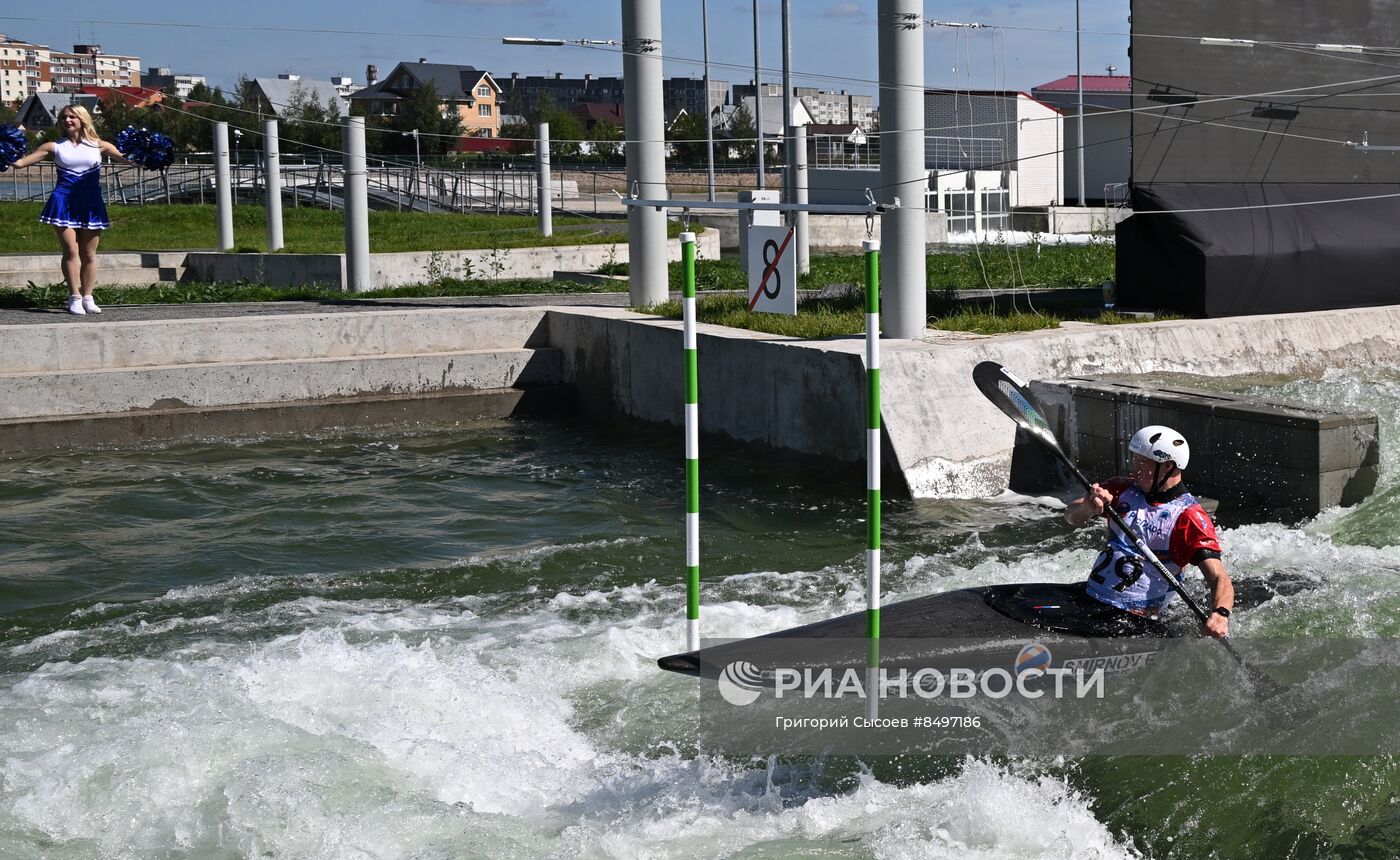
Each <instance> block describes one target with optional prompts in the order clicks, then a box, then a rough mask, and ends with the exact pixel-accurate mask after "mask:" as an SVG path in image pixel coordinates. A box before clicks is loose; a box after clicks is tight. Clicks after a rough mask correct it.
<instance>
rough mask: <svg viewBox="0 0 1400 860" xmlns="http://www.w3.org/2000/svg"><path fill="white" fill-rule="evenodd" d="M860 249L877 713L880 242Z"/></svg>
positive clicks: (871, 662)
mask: <svg viewBox="0 0 1400 860" xmlns="http://www.w3.org/2000/svg"><path fill="white" fill-rule="evenodd" d="M861 250H862V251H863V252H864V253H865V493H866V500H865V504H866V513H865V533H866V542H865V567H866V594H865V601H866V610H865V636H866V639H867V640H868V647H867V649H866V657H865V691H866V700H865V702H866V706H865V709H866V713H867V715H868V716H869V717H870V718H871V719H874V718H875V716H876V715H877V714H878V713H879V708H880V705H879V702H880V695H879V694H880V689H879V686H878V684H879V672H880V669H879V667H880V241H879V240H878V239H866V240H865V241H864V242H862V243H861Z"/></svg>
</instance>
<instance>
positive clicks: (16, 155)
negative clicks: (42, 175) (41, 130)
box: [0, 125, 29, 173]
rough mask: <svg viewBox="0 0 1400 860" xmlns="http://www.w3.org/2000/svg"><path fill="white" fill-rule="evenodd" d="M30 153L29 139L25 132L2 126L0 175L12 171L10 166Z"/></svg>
mask: <svg viewBox="0 0 1400 860" xmlns="http://www.w3.org/2000/svg"><path fill="white" fill-rule="evenodd" d="M27 152H29V139H28V138H27V137H25V136H24V132H23V131H22V130H21V129H20V128H19V127H18V126H13V125H0V173H4V172H5V171H6V170H9V169H10V165H11V164H14V163H15V162H16V161H19V160H20V159H21V158H24V156H25V154H26V153H27Z"/></svg>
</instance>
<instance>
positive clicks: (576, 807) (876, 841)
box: [0, 559, 1128, 858]
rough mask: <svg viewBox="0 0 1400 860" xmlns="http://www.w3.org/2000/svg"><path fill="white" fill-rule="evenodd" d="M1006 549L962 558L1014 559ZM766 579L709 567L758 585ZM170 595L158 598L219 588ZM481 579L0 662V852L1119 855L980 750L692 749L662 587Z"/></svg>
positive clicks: (1062, 799)
mask: <svg viewBox="0 0 1400 860" xmlns="http://www.w3.org/2000/svg"><path fill="white" fill-rule="evenodd" d="M989 564H990V565H991V568H994V567H996V565H995V563H989ZM938 566H939V565H937V563H936V562H935V560H932V559H915V560H913V561H912V562H911V563H910V564H909V565H907V566H906V570H905V571H904V572H903V573H902V578H904V579H906V580H907V581H909V582H910V583H914V582H920V581H928V580H929V579H930V577H932V576H933V570H934V568H936V567H938ZM1004 567H1005V569H1004V570H1000V571H994V570H992V569H991V568H989V566H988V564H982V565H979V566H978V567H976V568H974V569H969V570H966V571H963V572H962V573H960V574H958V575H957V576H956V577H955V579H956V580H962V579H965V578H966V579H968V580H971V579H985V578H986V577H987V575H989V574H991V575H993V576H994V577H995V578H1006V579H1014V578H1016V577H1017V576H1018V575H1022V574H1024V571H1023V570H1020V567H1021V566H1020V565H1010V566H1004ZM786 578H787V579H789V580H790V581H789V582H788V583H787V584H788V585H789V586H792V587H793V588H794V590H795V591H798V592H800V591H807V590H809V589H810V590H812V591H816V592H818V593H827V594H835V595H840V596H839V597H837V598H836V599H835V602H836V603H837V604H840V605H841V606H843V607H849V606H854V605H855V604H856V603H857V602H858V600H859V588H858V587H856V586H857V582H856V578H855V577H854V575H853V574H851V573H849V572H848V571H844V570H840V571H821V572H814V573H810V574H805V575H798V576H796V577H793V576H792V575H788V577H786ZM778 579H779V577H778V576H777V575H776V574H771V575H749V576H744V577H735V578H734V580H733V581H730V582H726V583H724V584H722V585H721V587H720V588H719V589H718V590H720V591H722V592H723V591H729V592H731V593H733V594H735V595H739V594H743V593H746V592H768V591H770V586H772V585H773V584H774V583H775V582H776V580H778ZM847 586H849V588H847ZM228 588H229V590H230V591H236V590H246V589H247V588H249V584H248V583H247V582H237V583H230V584H229V585H228ZM183 592H184V590H179V591H176V592H173V593H171V594H170V595H167V596H166V597H165V598H162V600H163V601H165V602H167V603H171V602H173V603H175V604H178V603H179V602H180V601H181V600H187V601H191V602H194V601H206V600H207V599H208V598H209V597H210V596H211V595H210V587H208V586H201V587H198V588H191V589H189V590H188V592H189V593H183ZM494 601H495V598H489V597H488V598H463V599H453V600H439V601H435V602H432V603H428V604H412V603H409V602H407V601H399V600H366V601H350V602H337V601H330V600H323V599H319V598H299V599H297V600H293V601H288V602H286V603H283V604H277V605H274V606H271V607H268V608H267V609H264V610H259V611H257V612H251V613H248V614H246V615H244V616H241V617H237V618H223V619H219V621H220V622H221V623H225V624H231V625H233V626H234V627H235V628H239V629H257V628H258V627H260V626H263V625H275V624H278V623H280V622H282V621H285V620H286V619H288V618H291V617H296V618H300V619H302V622H303V624H304V629H302V630H300V631H299V632H296V633H294V634H290V635H284V636H280V637H277V638H273V639H271V640H270V641H264V642H261V643H259V642H247V641H244V642H228V641H220V640H218V639H215V638H213V637H210V638H206V639H198V640H196V641H194V642H193V643H192V644H188V645H185V646H183V647H180V648H178V649H177V650H174V651H172V652H171V653H168V654H163V655H161V656H159V657H136V658H125V659H123V658H112V657H97V658H92V659H88V660H85V661H82V662H78V663H71V662H50V663H48V664H46V665H44V666H43V667H41V668H39V669H38V670H36V671H34V672H32V673H29V674H27V675H26V676H24V677H22V678H16V677H10V678H7V679H5V680H6V686H9V685H10V684H13V686H12V687H10V689H8V691H7V692H6V695H5V696H4V697H3V699H0V725H5V726H7V728H6V729H5V730H4V733H3V738H4V747H5V755H4V759H3V764H0V833H3V834H6V835H5V836H4V837H0V856H27V855H30V854H32V853H34V852H35V851H36V850H38V846H40V845H44V844H49V845H52V844H53V843H58V844H59V845H61V846H62V847H61V848H57V849H54V848H50V849H49V850H48V851H47V852H46V856H54V857H89V856H110V857H129V856H172V855H173V856H190V857H251V856H259V857H261V856H272V857H325V858H333V857H334V858H340V857H358V856H365V857H459V856H492V857H499V856H611V857H639V856H686V857H724V856H729V855H731V854H733V853H734V852H737V851H742V850H744V849H745V848H754V847H758V846H767V847H768V848H770V849H771V850H774V851H777V852H778V853H779V854H785V853H788V852H790V851H795V850H798V848H799V847H800V846H807V847H808V848H811V847H814V846H822V847H823V850H824V851H826V852H827V855H824V856H853V857H864V856H874V857H929V856H934V857H940V856H946V857H986V858H1059V857H1067V856H1083V857H1120V856H1128V852H1127V851H1126V849H1125V848H1123V847H1122V845H1121V844H1119V842H1118V841H1116V840H1115V839H1114V838H1113V836H1112V835H1111V834H1109V833H1107V832H1106V831H1105V830H1104V828H1103V827H1102V826H1101V825H1099V824H1097V822H1095V820H1094V818H1093V815H1092V814H1091V812H1090V810H1089V808H1088V804H1087V802H1086V800H1085V799H1084V798H1082V797H1080V796H1078V795H1076V794H1075V793H1074V792H1073V791H1072V790H1071V789H1070V788H1069V787H1068V786H1067V785H1066V784H1065V783H1064V782H1063V781H1062V780H1060V779H1058V778H1055V777H1050V776H1045V775H1043V774H1038V773H1036V772H1034V771H1033V770H1026V771H1024V772H1016V771H1011V770H1006V769H1003V768H1000V767H996V766H993V765H990V764H987V763H985V762H979V761H973V760H970V761H968V762H967V763H966V765H965V766H964V767H963V769H962V771H961V772H960V773H958V774H957V775H955V776H951V777H948V778H946V779H942V780H937V781H933V782H927V783H919V784H914V785H909V786H902V787H901V786H893V785H889V784H885V783H881V782H879V781H878V780H876V779H874V778H873V777H871V776H869V775H868V774H867V775H866V776H864V777H861V778H859V779H858V780H857V781H856V782H855V784H854V785H849V786H847V787H845V788H843V789H840V790H836V791H833V790H831V789H826V788H817V787H816V786H815V785H814V784H813V777H814V776H816V774H815V772H814V771H813V768H816V767H818V765H807V766H804V767H803V768H798V769H793V767H791V766H787V767H783V768H777V769H770V768H769V767H768V766H766V765H764V764H763V763H761V762H758V763H753V764H750V765H744V766H741V765H734V764H728V763H724V762H719V761H714V760H711V759H709V758H707V757H705V756H697V755H695V754H694V752H693V751H692V750H690V749H689V748H688V745H687V741H686V737H685V732H684V728H683V727H684V725H685V718H686V717H687V716H688V715H689V714H691V713H692V712H693V707H694V702H695V698H694V684H695V682H694V681H693V680H691V679H686V678H682V677H678V676H671V675H665V674H663V673H660V672H658V671H657V670H656V669H655V663H654V662H653V661H654V658H655V656H656V655H659V654H663V653H666V652H668V651H670V650H674V648H675V646H676V644H677V641H678V634H679V630H680V628H679V625H678V624H677V623H676V617H677V616H676V612H675V610H676V609H677V608H678V606H679V602H680V595H679V593H678V591H677V590H676V589H674V588H671V587H661V586H657V585H655V584H648V585H636V586H627V587H620V588H616V589H610V590H608V591H606V592H592V593H582V594H575V593H562V594H558V595H555V596H552V597H549V596H540V597H539V598H538V599H537V600H535V601H533V602H527V604H526V606H525V607H523V608H520V609H518V610H516V611H506V612H498V611H497V607H495V606H493V603H494ZM201 605H203V604H201ZM620 606H625V608H626V611H625V613H623V616H624V617H623V618H622V619H621V620H619V619H618V608H619V607H620ZM831 609H832V606H831V602H830V601H827V600H824V599H819V600H817V601H815V602H813V601H811V600H808V601H806V607H805V611H803V612H798V611H797V610H794V609H792V608H788V607H783V606H777V605H769V606H762V605H758V604H755V603H750V602H746V601H744V600H742V599H730V600H724V601H721V602H718V603H716V604H714V605H708V606H707V607H706V612H705V621H706V625H707V633H708V634H710V635H739V634H741V633H745V632H748V633H753V632H762V631H767V630H772V629H778V628H782V627H786V626H790V625H792V624H794V623H798V622H800V621H803V620H810V618H811V617H820V616H824V615H826V614H828V613H829V612H830V611H831ZM88 635H89V636H95V637H96V636H102V635H108V636H122V635H126V636H129V635H131V634H130V631H129V630H125V628H124V627H123V626H122V625H112V626H111V627H102V628H98V629H97V630H95V631H92V632H91V633H90V634H88ZM65 646H66V643H65V642H64V641H63V640H62V639H60V640H55V641H50V642H47V643H42V644H39V645H37V646H32V647H40V648H57V649H60V650H61V649H63V648H64V647H65ZM1011 809H1014V810H1016V814H1014V815H1008V814H1007V811H1008V810H1011Z"/></svg>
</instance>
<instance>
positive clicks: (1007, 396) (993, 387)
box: [972, 361, 1059, 448]
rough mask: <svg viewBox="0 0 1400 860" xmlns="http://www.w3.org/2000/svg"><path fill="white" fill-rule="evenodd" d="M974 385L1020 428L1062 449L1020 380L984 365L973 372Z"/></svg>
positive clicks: (994, 366) (991, 364) (989, 363)
mask: <svg viewBox="0 0 1400 860" xmlns="http://www.w3.org/2000/svg"><path fill="white" fill-rule="evenodd" d="M972 381H973V382H974V383H976V385H977V390H979V391H981V392H982V395H983V396H984V397H986V398H987V399H988V400H990V401H992V402H993V403H995V404H996V405H997V408H998V409H1000V410H1001V411H1002V412H1005V413H1006V414H1007V416H1008V417H1009V418H1010V419H1011V420H1012V421H1015V422H1016V424H1017V426H1019V427H1021V428H1022V429H1023V430H1025V431H1027V432H1029V433H1033V434H1035V436H1036V437H1038V438H1040V439H1041V440H1043V441H1045V442H1047V443H1048V444H1050V445H1051V446H1052V447H1055V448H1058V447H1059V443H1057V442H1056V441H1055V434H1054V433H1053V432H1052V431H1051V430H1050V425H1049V424H1048V423H1047V422H1046V421H1045V416H1043V415H1041V414H1040V410H1039V409H1037V408H1036V406H1035V401H1034V400H1032V399H1031V393H1030V392H1029V391H1027V390H1026V383H1024V382H1022V381H1021V380H1020V379H1017V378H1016V377H1015V376H1014V375H1012V373H1011V371H1009V370H1007V369H1006V368H1004V367H1002V366H1001V365H1000V364H997V363H996V362H995V361H984V362H982V363H981V364H979V365H977V366H976V367H974V368H973V369H972Z"/></svg>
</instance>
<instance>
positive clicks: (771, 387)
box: [548, 308, 1400, 498]
mask: <svg viewBox="0 0 1400 860" xmlns="http://www.w3.org/2000/svg"><path fill="white" fill-rule="evenodd" d="M548 322H549V338H550V342H551V343H552V344H553V345H555V346H556V347H559V348H560V349H561V351H562V353H563V361H564V373H565V377H566V378H569V379H574V380H575V381H577V382H578V384H579V386H580V399H581V401H582V402H583V403H584V404H585V408H586V409H589V410H591V411H593V412H594V413H600V412H601V413H610V412H612V413H616V414H620V415H624V416H631V417H636V418H642V419H645V420H649V421H663V422H667V423H672V424H676V425H679V423H680V403H681V397H680V393H679V392H680V383H681V378H682V377H681V370H680V351H681V347H680V324H679V323H678V322H673V321H660V320H655V319H649V318H645V317H641V316H639V315H635V314H631V313H629V312H626V311H622V310H603V309H596V310H588V311H586V312H584V311H575V310H572V309H556V310H551V311H550V313H549V315H548ZM590 345H591V346H590ZM699 346H700V361H699V366H700V415H701V419H700V420H701V425H702V427H703V429H704V430H705V431H706V432H708V433H719V434H723V435H726V436H729V437H731V438H734V439H737V440H740V441H753V442H761V443H764V444H770V445H776V446H780V447H784V448H789V449H791V450H795V451H800V452H808V453H812V454H820V455H824V456H830V457H834V458H836V459H840V460H848V461H857V460H859V459H861V458H862V457H863V456H864V454H863V447H862V446H863V434H862V432H861V426H862V425H861V416H862V414H863V413H862V410H863V408H864V407H863V403H864V387H863V382H862V381H861V380H862V379H863V357H862V356H863V339H862V338H859V337H849V338H834V339H831V340H826V341H820V342H802V341H795V340H792V339H788V338H783V337H778V336H774V335H762V334H755V333H753V332H743V331H736V330H731V329H724V328H719V327H713V326H701V327H700V339H699ZM984 359H991V360H994V361H999V362H1001V363H1002V364H1004V365H1006V366H1007V367H1008V368H1011V369H1012V370H1014V371H1015V372H1016V373H1018V374H1019V375H1020V376H1022V377H1023V378H1029V379H1042V378H1046V377H1059V376H1072V375H1084V374H1090V375H1097V374H1103V373H1116V374H1135V373H1157V372H1177V373H1196V374H1201V375H1206V376H1227V375H1236V374H1245V373H1274V374H1289V375H1306V374H1317V373H1320V372H1322V371H1323V370H1325V369H1327V368H1329V367H1354V366H1367V365H1376V364H1381V365H1392V366H1400V308H1368V309H1361V310H1346V311H1324V312H1319V313H1311V314H1291V315H1278V316H1260V317H1249V318H1236V319H1229V320H1181V321H1171V322H1162V323H1150V324H1137V325H1126V326H1094V325H1088V324H1073V323H1070V324H1066V325H1065V326H1064V327H1062V328H1059V329H1051V330H1046V331H1040V332H1030V333H1026V334H1019V335H1000V336H994V337H987V336H981V335H974V334H968V333H964V332H936V331H929V332H927V333H926V334H925V336H924V337H923V338H921V339H919V340H898V341H895V340H887V341H885V342H884V344H883V345H882V365H883V367H882V371H881V380H882V385H883V392H882V403H883V412H884V420H885V428H886V429H885V432H886V437H887V440H888V444H889V448H890V452H891V456H890V458H889V465H890V467H891V468H892V469H897V470H898V472H899V474H901V475H902V477H903V480H904V482H905V484H906V485H907V487H908V489H909V490H910V492H911V493H913V494H914V495H916V496H922V497H951V498H974V497H983V496H990V495H996V494H997V493H999V492H1001V491H1002V490H1003V489H1004V488H1005V487H1006V486H1007V478H1008V474H1009V467H1010V461H1011V450H1012V445H1013V442H1014V426H1013V425H1012V423H1011V421H1010V419H1008V418H1006V416H1005V415H1003V414H1002V413H1001V412H1000V411H999V410H998V409H997V408H996V407H995V406H993V405H992V404H990V403H988V402H987V401H986V400H985V399H984V398H983V397H982V396H981V395H980V394H979V393H978V392H977V391H976V389H975V388H974V387H973V385H972V382H971V379H972V368H973V366H974V365H976V364H977V363H978V362H979V361H982V360H984ZM759 366H761V367H762V368H763V371H762V372H761V373H757V372H755V371H754V368H755V367H759ZM969 428H976V431H975V432H970V430H969Z"/></svg>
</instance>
